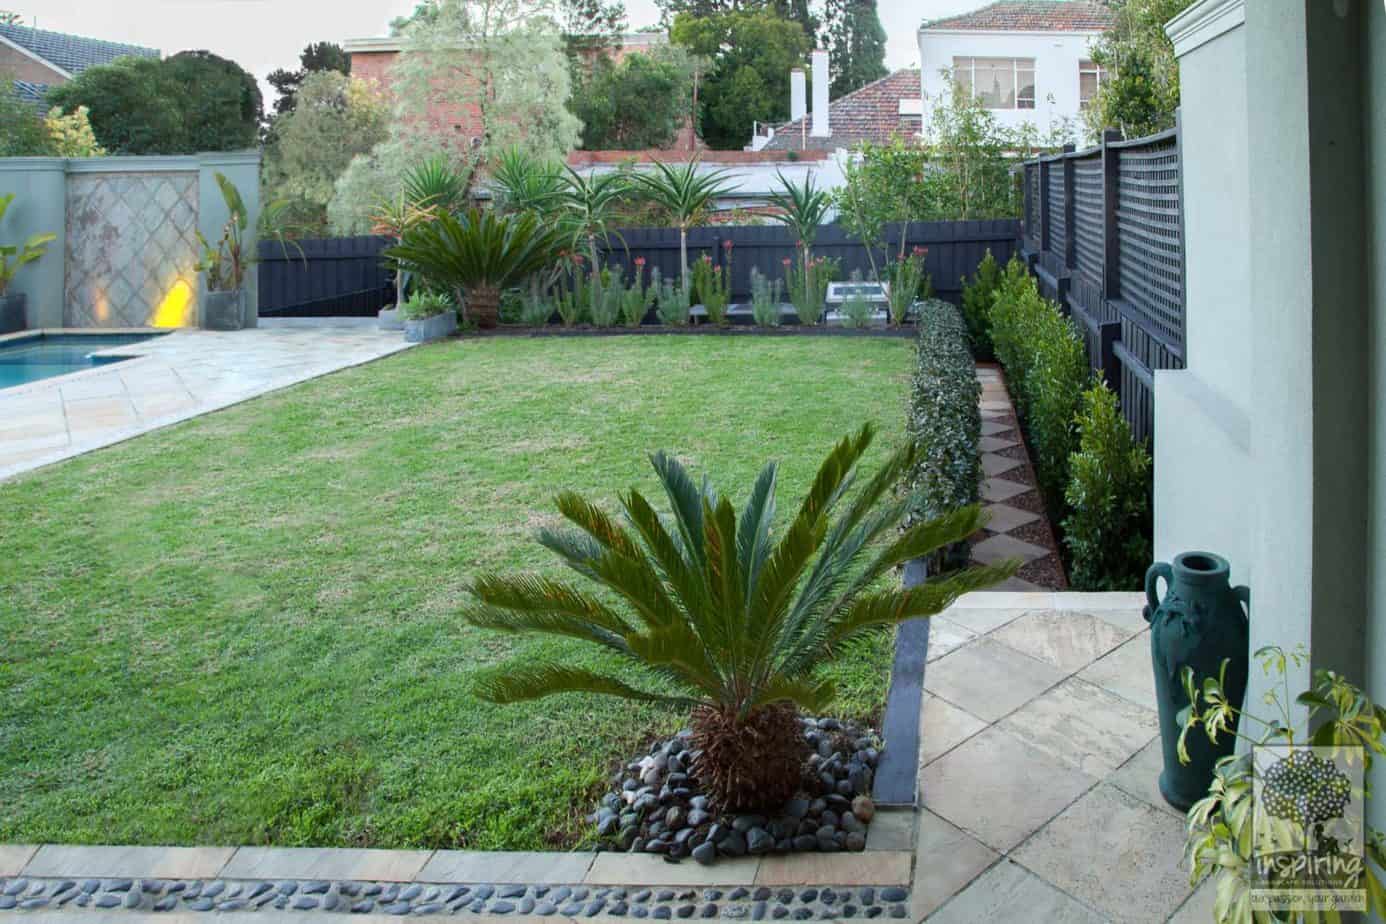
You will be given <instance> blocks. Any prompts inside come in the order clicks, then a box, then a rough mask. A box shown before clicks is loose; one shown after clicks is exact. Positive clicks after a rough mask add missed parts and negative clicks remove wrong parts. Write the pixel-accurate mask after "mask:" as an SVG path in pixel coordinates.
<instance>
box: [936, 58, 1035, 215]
mask: <svg viewBox="0 0 1386 924" xmlns="http://www.w3.org/2000/svg"><path fill="white" fill-rule="evenodd" d="M928 141H929V145H928V162H929V169H928V170H925V171H923V172H922V175H921V181H922V182H921V183H920V186H921V195H922V196H923V197H924V199H925V201H926V202H927V203H928V208H927V210H926V212H925V214H924V215H923V216H922V217H925V218H930V219H961V220H971V219H979V218H1008V217H1012V216H1016V215H1019V214H1020V202H1019V199H1018V197H1017V195H1016V188H1015V185H1014V183H1013V182H1012V180H1011V173H1010V167H1011V164H1010V159H1009V158H1008V153H1009V152H1010V151H1012V150H1014V149H1015V148H1016V147H1017V146H1018V145H1019V143H1020V142H1019V141H1018V140H1017V137H1016V134H1015V133H1013V132H1011V131H1009V130H1008V129H1007V128H1006V127H1005V126H1003V125H1001V124H1000V123H999V122H997V121H996V116H995V115H994V114H993V113H992V111H991V110H990V109H987V108H986V107H985V106H983V105H982V103H981V101H980V100H978V99H976V98H975V97H973V96H972V94H971V93H969V92H968V91H967V90H966V89H965V88H963V87H962V86H961V85H959V84H957V83H954V84H953V85H952V93H951V99H948V100H946V101H945V100H939V101H936V102H935V105H934V109H933V113H932V114H931V116H930V120H929V137H928Z"/></svg>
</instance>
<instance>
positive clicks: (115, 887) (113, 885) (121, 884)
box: [106, 879, 135, 892]
mask: <svg viewBox="0 0 1386 924" xmlns="http://www.w3.org/2000/svg"><path fill="white" fill-rule="evenodd" d="M134 884H135V883H134V880H131V879H114V880H112V881H111V882H109V883H107V884H106V891H107V892H129V891H130V887H131V886H133V885H134Z"/></svg>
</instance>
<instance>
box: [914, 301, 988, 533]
mask: <svg viewBox="0 0 1386 924" xmlns="http://www.w3.org/2000/svg"><path fill="white" fill-rule="evenodd" d="M981 397H982V386H981V383H980V382H978V381H977V369H976V365H975V364H974V363H973V361H972V353H971V351H970V350H969V349H968V338H967V326H966V324H965V323H964V322H963V319H962V315H961V314H959V312H958V309H957V308H955V307H954V306H953V305H951V304H949V303H948V302H945V301H943V300H941V299H936V298H931V299H928V300H927V301H925V302H923V303H921V305H920V306H919V339H918V341H917V344H916V360H915V366H914V379H913V382H912V384H911V388H910V407H909V415H910V416H909V435H910V437H911V438H912V439H913V440H914V442H915V445H917V446H918V447H919V461H918V463H917V464H916V466H915V468H914V470H913V471H912V472H911V473H910V481H911V485H910V486H911V488H912V489H913V490H914V492H915V495H916V497H917V499H918V500H917V503H916V505H915V508H914V509H913V510H912V511H911V517H912V519H913V520H915V521H919V520H929V519H933V518H935V517H939V516H942V515H944V514H946V513H951V512H952V511H955V510H957V509H958V508H960V507H966V506H968V505H970V504H975V503H977V500H978V493H979V488H980V485H981V478H982V465H981V458H980V456H979V455H978V451H977V443H978V440H979V439H980V438H981V434H982V413H981V409H980V405H979V402H980V401H981Z"/></svg>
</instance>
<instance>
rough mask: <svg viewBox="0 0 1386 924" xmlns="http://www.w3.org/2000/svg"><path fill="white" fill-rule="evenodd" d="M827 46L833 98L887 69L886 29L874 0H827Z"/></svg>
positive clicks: (884, 72) (884, 73) (861, 85)
mask: <svg viewBox="0 0 1386 924" xmlns="http://www.w3.org/2000/svg"><path fill="white" fill-rule="evenodd" d="M827 14H828V15H827V20H828V26H827V40H828V50H829V51H830V52H831V53H832V54H831V58H832V67H833V74H832V86H831V88H830V95H831V96H832V97H833V98H834V99H836V98H837V97H839V96H845V95H847V94H848V93H851V92H852V91H853V90H859V89H861V88H862V87H864V86H866V85H867V84H868V83H871V82H872V81H874V80H880V79H881V78H882V77H884V76H886V74H887V73H889V72H888V71H887V70H886V66H885V52H886V33H885V29H884V28H883V27H882V26H881V18H880V16H879V15H877V13H876V0H828V3H827Z"/></svg>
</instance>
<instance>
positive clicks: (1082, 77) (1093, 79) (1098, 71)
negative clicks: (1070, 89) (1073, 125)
mask: <svg viewBox="0 0 1386 924" xmlns="http://www.w3.org/2000/svg"><path fill="white" fill-rule="evenodd" d="M1106 79H1107V72H1106V71H1104V70H1103V69H1102V65H1100V64H1097V63H1096V62H1093V61H1088V60H1086V59H1085V60H1082V61H1079V62H1078V108H1079V109H1087V108H1088V106H1089V105H1090V104H1091V103H1092V98H1093V97H1094V96H1096V95H1097V90H1098V88H1099V87H1101V86H1102V82H1103V81H1104V80H1106Z"/></svg>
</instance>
